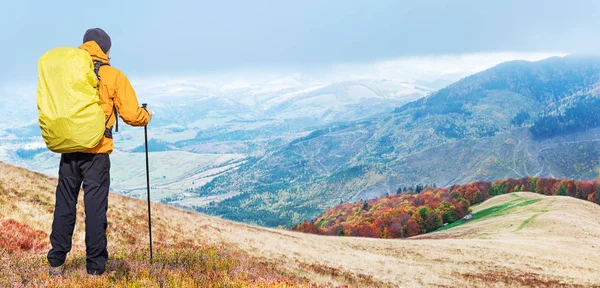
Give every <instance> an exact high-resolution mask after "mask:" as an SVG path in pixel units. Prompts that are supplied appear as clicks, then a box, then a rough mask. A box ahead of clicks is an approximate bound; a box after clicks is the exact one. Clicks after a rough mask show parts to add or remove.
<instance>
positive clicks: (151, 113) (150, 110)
mask: <svg viewBox="0 0 600 288" xmlns="http://www.w3.org/2000/svg"><path fill="white" fill-rule="evenodd" d="M146 111H148V115H149V116H150V118H152V115H154V112H152V109H150V108H146Z"/></svg>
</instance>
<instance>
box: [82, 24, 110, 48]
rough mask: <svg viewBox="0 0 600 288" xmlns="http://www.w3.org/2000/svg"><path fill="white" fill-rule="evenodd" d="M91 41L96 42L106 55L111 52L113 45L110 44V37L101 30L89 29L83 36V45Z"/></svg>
mask: <svg viewBox="0 0 600 288" xmlns="http://www.w3.org/2000/svg"><path fill="white" fill-rule="evenodd" d="M89 41H96V43H97V44H98V46H100V49H102V52H104V53H106V52H108V50H110V46H111V45H112V43H111V42H110V36H108V34H106V32H104V30H102V29H100V28H93V29H88V30H87V31H85V35H83V43H85V42H89Z"/></svg>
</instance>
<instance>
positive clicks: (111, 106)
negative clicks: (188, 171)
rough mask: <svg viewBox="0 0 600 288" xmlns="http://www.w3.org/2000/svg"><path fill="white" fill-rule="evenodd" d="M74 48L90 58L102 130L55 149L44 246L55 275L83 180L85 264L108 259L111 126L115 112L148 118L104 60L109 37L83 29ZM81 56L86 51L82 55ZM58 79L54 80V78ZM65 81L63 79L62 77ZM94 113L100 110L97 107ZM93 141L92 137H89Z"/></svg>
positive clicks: (135, 121)
mask: <svg viewBox="0 0 600 288" xmlns="http://www.w3.org/2000/svg"><path fill="white" fill-rule="evenodd" d="M79 48H80V49H83V50H85V51H87V52H88V53H89V54H90V56H91V58H92V60H93V61H94V64H95V65H94V68H95V72H96V73H97V78H98V84H99V85H98V88H97V89H99V93H100V102H101V107H102V110H103V112H104V119H105V120H106V122H105V129H106V131H105V133H104V136H103V137H102V136H101V135H100V136H99V138H100V137H101V140H100V142H99V144H97V145H96V146H95V147H93V148H91V149H87V150H85V151H83V152H75V153H61V158H60V167H59V178H58V186H57V188H56V206H55V208H54V221H53V222H52V233H51V234H50V243H51V244H52V249H51V250H50V251H49V252H48V256H47V258H48V262H49V263H50V268H49V273H50V275H52V276H58V275H61V274H62V273H63V271H64V263H65V260H66V256H67V253H68V252H69V251H71V243H72V236H73V229H74V228H75V217H76V211H75V209H76V204H77V196H78V195H79V190H80V188H81V186H82V183H83V192H84V203H85V245H86V260H87V261H86V268H87V273H88V274H91V275H100V274H103V273H104V272H105V269H106V267H105V266H106V261H107V260H108V251H107V250H106V247H107V240H106V228H107V225H108V223H107V219H106V211H107V209H108V189H109V186H110V159H109V154H110V153H111V152H112V151H113V147H114V146H113V139H112V127H113V126H114V125H115V123H116V124H117V129H118V118H117V117H119V115H120V117H121V119H123V121H124V122H125V123H127V124H129V125H132V126H145V125H147V124H148V122H150V119H151V118H152V111H151V110H150V109H143V108H140V105H139V104H138V100H137V97H136V95H135V92H134V90H133V87H132V86H131V83H129V80H128V79H127V77H126V76H125V75H124V74H123V73H122V72H121V71H119V70H117V69H116V68H114V67H112V66H110V65H109V64H110V63H109V59H110V58H109V55H110V48H111V39H110V37H109V36H108V34H107V33H106V32H104V30H102V29H100V28H94V29H89V30H87V31H86V33H85V35H84V36H83V44H82V45H81V46H79ZM86 57H87V56H86ZM59 81H60V80H59ZM64 81H67V80H64ZM98 113H100V112H98ZM94 144H95V143H94Z"/></svg>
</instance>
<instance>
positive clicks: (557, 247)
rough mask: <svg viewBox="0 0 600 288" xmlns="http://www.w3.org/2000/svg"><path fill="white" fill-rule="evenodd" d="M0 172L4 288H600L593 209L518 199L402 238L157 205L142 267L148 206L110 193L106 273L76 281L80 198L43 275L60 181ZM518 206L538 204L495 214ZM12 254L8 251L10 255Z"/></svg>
mask: <svg viewBox="0 0 600 288" xmlns="http://www.w3.org/2000/svg"><path fill="white" fill-rule="evenodd" d="M0 171H1V172H2V173H0V215H1V216H0V217H1V219H0V250H4V251H3V253H0V263H1V264H0V268H1V269H0V283H1V284H2V285H4V286H20V285H38V286H40V285H44V286H56V285H61V286H82V285H84V286H88V287H98V286H104V287H108V286H125V285H141V286H144V287H151V286H156V287H158V286H160V285H168V284H172V285H176V286H184V287H190V286H194V287H195V286H197V285H220V286H226V287H230V286H233V287H239V286H242V287H245V286H257V287H264V286H274V287H276V286H279V287H290V286H292V287H293V286H308V285H309V284H310V283H315V284H318V285H322V286H341V285H344V284H349V285H350V286H352V287H374V286H381V287H396V286H402V287H423V286H429V287H448V286H451V287H455V286H469V287H522V286H543V287H599V286H598V283H600V276H599V275H600V268H599V267H598V265H597V264H598V262H599V261H600V245H599V244H598V243H599V240H600V207H599V206H598V205H597V204H594V203H588V202H585V201H582V200H578V199H574V198H569V197H561V196H543V195H538V194H533V193H526V192H519V193H513V194H507V195H501V196H497V197H494V198H492V199H490V200H488V201H486V202H484V203H482V204H480V205H478V206H474V207H472V209H473V212H474V213H478V212H480V211H486V210H487V211H489V210H490V209H492V210H494V211H496V212H497V213H495V214H493V215H492V214H488V217H485V218H481V219H480V220H477V221H472V222H467V223H465V224H463V225H460V226H458V227H454V228H451V229H448V230H445V231H440V232H434V233H430V234H425V235H421V236H419V237H414V238H409V239H406V240H388V239H370V238H355V237H328V236H319V235H311V234H302V233H298V232H291V231H285V230H279V229H271V228H262V227H257V226H251V225H247V224H242V223H235V222H230V221H227V220H223V219H219V218H216V217H212V216H206V215H203V214H198V213H194V212H189V211H184V210H180V209H177V208H173V207H170V206H166V205H161V204H153V233H154V235H153V236H154V237H155V241H156V242H155V245H156V246H155V247H156V251H155V255H156V256H155V258H156V261H155V263H154V264H153V265H150V264H148V262H147V250H146V248H145V247H146V245H147V238H146V235H147V234H146V233H147V230H146V229H147V228H146V216H147V215H146V208H145V207H146V206H145V203H144V202H143V201H141V200H138V199H133V198H128V197H125V196H120V195H116V194H111V195H110V197H109V203H110V204H109V205H110V206H109V210H108V213H109V214H108V219H109V228H108V231H109V235H108V238H109V246H110V250H109V252H110V255H111V258H110V260H109V263H108V267H109V270H112V271H114V272H113V273H112V274H108V275H106V276H103V277H99V278H89V277H86V276H85V275H84V270H85V269H84V265H85V256H84V252H83V251H84V247H83V246H82V245H83V243H84V242H83V239H84V234H83V210H82V208H83V206H82V204H83V203H82V201H81V200H80V204H79V207H78V209H79V210H78V220H77V224H76V232H75V238H74V246H75V247H74V250H73V252H72V253H71V254H70V256H69V258H68V260H67V261H68V265H67V271H66V273H67V274H66V276H65V277H64V278H58V279H50V278H48V277H47V276H46V273H47V267H46V266H45V264H46V263H45V261H44V255H45V253H46V250H45V249H47V244H46V242H47V240H46V239H47V233H49V231H50V226H51V220H52V209H53V208H52V205H53V198H54V196H53V194H54V190H55V185H56V179H53V178H50V177H47V176H43V175H41V174H39V173H35V172H30V171H27V170H25V169H22V168H16V167H13V166H10V165H7V164H3V163H0ZM81 196H82V195H80V197H81ZM515 199H523V201H525V200H535V201H528V203H529V204H528V205H514V206H515V207H512V208H511V209H502V207H506V206H507V203H511V201H514V200H515ZM494 207H497V208H494ZM15 231H20V232H19V233H22V234H23V235H29V239H31V241H30V243H18V245H17V247H19V248H16V249H15V248H14V245H13V246H11V245H7V244H6V243H5V242H3V241H6V240H7V239H8V240H10V239H14V238H11V237H9V236H10V235H13V234H14V233H15ZM21 238H22V237H21ZM9 244H10V243H9ZM10 247H13V248H10ZM9 248H10V249H13V250H10V251H11V252H7V251H8V249H9ZM594 285H596V286H594Z"/></svg>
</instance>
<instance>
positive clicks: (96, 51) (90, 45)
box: [79, 41, 110, 64]
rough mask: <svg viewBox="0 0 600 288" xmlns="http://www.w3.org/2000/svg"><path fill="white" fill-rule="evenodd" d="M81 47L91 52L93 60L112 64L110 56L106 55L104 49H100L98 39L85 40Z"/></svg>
mask: <svg viewBox="0 0 600 288" xmlns="http://www.w3.org/2000/svg"><path fill="white" fill-rule="evenodd" d="M79 48H81V49H83V50H85V51H87V52H88V53H90V56H92V59H93V60H95V61H101V62H104V63H107V64H110V62H109V61H110V60H108V56H106V54H105V53H104V52H103V51H102V49H100V46H98V44H97V43H96V41H88V42H85V43H83V44H81V46H79Z"/></svg>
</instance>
